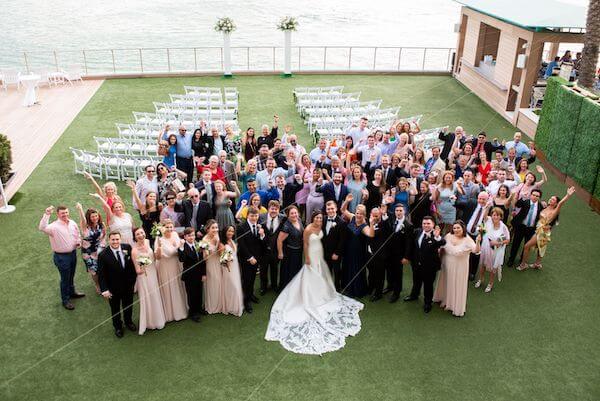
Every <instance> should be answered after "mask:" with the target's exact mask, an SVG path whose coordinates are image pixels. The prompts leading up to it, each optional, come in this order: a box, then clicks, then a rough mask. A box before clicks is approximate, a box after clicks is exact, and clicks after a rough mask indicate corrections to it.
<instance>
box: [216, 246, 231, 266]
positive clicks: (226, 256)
mask: <svg viewBox="0 0 600 401" xmlns="http://www.w3.org/2000/svg"><path fill="white" fill-rule="evenodd" d="M219 262H220V263H221V266H223V267H224V268H226V269H227V271H231V270H229V262H233V251H232V250H231V249H228V248H225V249H224V250H223V252H221V256H220V257H219Z"/></svg>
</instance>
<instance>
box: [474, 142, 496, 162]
mask: <svg viewBox="0 0 600 401" xmlns="http://www.w3.org/2000/svg"><path fill="white" fill-rule="evenodd" d="M471 146H473V153H475V148H476V147H477V138H473V139H472V140H471ZM503 149H504V145H501V144H498V145H494V144H493V143H491V142H489V141H486V142H484V143H483V150H484V151H485V155H486V156H487V159H488V160H494V159H492V153H494V152H495V151H497V150H503ZM475 157H477V158H479V157H478V155H475Z"/></svg>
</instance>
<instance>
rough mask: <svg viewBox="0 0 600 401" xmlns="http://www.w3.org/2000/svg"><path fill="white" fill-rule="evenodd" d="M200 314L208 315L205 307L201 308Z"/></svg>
mask: <svg viewBox="0 0 600 401" xmlns="http://www.w3.org/2000/svg"><path fill="white" fill-rule="evenodd" d="M200 314H201V315H204V316H206V315H208V312H207V311H206V310H205V309H202V310H201V311H200Z"/></svg>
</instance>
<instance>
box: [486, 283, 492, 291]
mask: <svg viewBox="0 0 600 401" xmlns="http://www.w3.org/2000/svg"><path fill="white" fill-rule="evenodd" d="M492 288H494V287H492V285H491V284H488V285H487V287H485V292H490V291H492Z"/></svg>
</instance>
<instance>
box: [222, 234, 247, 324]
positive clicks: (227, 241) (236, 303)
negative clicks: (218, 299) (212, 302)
mask: <svg viewBox="0 0 600 401" xmlns="http://www.w3.org/2000/svg"><path fill="white" fill-rule="evenodd" d="M220 238H221V246H220V248H221V252H223V251H227V252H230V253H231V255H232V260H231V261H228V262H226V266H227V267H225V268H224V269H223V284H222V286H223V313H225V314H231V315H235V316H242V312H243V311H244V294H243V293H242V278H241V275H240V265H239V263H238V259H237V245H236V243H235V241H234V238H235V227H234V226H226V227H225V228H224V229H223V230H222V232H221V235H220Z"/></svg>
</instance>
